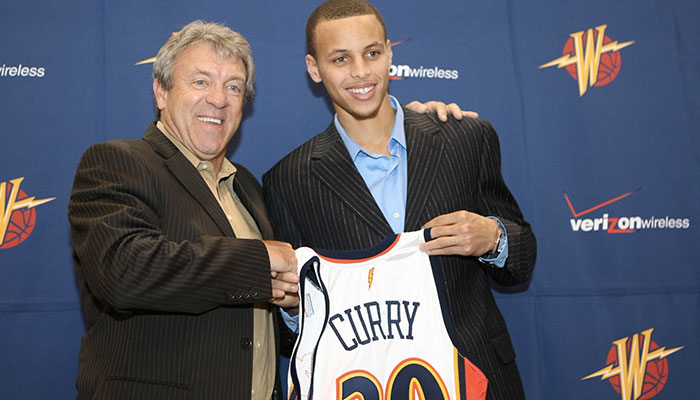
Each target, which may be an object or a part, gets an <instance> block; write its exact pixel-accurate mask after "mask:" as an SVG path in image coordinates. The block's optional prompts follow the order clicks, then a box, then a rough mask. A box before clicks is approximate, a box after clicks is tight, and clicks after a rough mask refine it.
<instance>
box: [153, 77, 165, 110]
mask: <svg viewBox="0 0 700 400" xmlns="http://www.w3.org/2000/svg"><path fill="white" fill-rule="evenodd" d="M153 97H155V99H156V107H158V109H159V110H160V111H163V109H164V108H165V100H166V99H167V97H168V91H167V90H165V88H164V87H163V85H161V84H160V82H159V81H158V79H154V80H153Z"/></svg>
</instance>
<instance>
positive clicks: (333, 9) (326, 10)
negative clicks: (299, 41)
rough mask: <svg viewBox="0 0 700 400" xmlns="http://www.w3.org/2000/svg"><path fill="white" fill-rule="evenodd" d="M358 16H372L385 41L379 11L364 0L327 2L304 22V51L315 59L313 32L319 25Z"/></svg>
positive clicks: (331, 0) (332, 0)
mask: <svg viewBox="0 0 700 400" xmlns="http://www.w3.org/2000/svg"><path fill="white" fill-rule="evenodd" d="M360 15H374V16H375V17H377V20H378V21H379V23H380V24H381V26H382V30H383V31H384V39H385V40H386V25H384V19H383V18H382V15H381V14H379V11H377V9H376V8H375V7H374V6H373V5H372V4H370V3H369V2H367V1H365V0H328V1H326V2H324V3H323V4H321V5H320V6H318V7H317V8H316V9H315V10H314V11H313V12H312V13H311V15H309V19H308V20H307V21H306V51H307V52H308V53H309V54H311V55H312V56H314V57H316V48H315V45H316V44H315V43H314V32H315V31H316V27H317V26H318V24H319V23H321V22H323V21H333V20H336V19H343V18H348V17H357V16H360Z"/></svg>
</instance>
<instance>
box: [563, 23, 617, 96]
mask: <svg viewBox="0 0 700 400" xmlns="http://www.w3.org/2000/svg"><path fill="white" fill-rule="evenodd" d="M591 31H592V32H593V39H592V40H593V43H592V44H593V45H595V43H596V40H598V31H596V30H591ZM591 31H589V32H591ZM612 41H613V40H612V39H610V37H609V36H607V35H604V36H603V45H606V44H608V43H610V42H612ZM582 42H583V46H584V49H585V47H586V46H588V45H589V44H588V33H587V32H584V33H583V37H582ZM584 49H581V50H582V51H583V50H584ZM562 55H570V56H572V57H573V56H576V49H575V48H574V38H572V37H570V38H569V40H567V41H566V44H564V50H562ZM621 62H622V57H620V51H619V50H618V51H609V52H606V53H602V54H601V55H600V64H599V66H598V76H597V81H596V83H595V85H593V86H605V85H607V84H608V83H610V82H612V81H614V80H615V78H617V75H618V74H619V73H620V64H621ZM576 68H577V66H576V64H572V65H567V66H566V70H567V71H568V72H569V75H571V77H572V78H574V79H576V80H578V75H577V73H576Z"/></svg>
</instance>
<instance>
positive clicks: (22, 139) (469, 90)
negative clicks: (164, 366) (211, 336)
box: [0, 0, 700, 400]
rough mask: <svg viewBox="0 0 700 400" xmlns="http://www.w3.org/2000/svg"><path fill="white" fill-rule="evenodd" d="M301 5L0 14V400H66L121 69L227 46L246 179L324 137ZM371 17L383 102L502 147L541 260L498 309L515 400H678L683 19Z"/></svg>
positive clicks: (581, 14) (687, 2)
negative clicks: (80, 254)
mask: <svg viewBox="0 0 700 400" xmlns="http://www.w3.org/2000/svg"><path fill="white" fill-rule="evenodd" d="M317 4H318V2H317V1H295V2H287V1H279V0H278V1H274V0H264V1H235V2H234V1H224V0H200V1H164V0H157V1H146V2H143V1H108V0H104V1H94V0H90V1H88V0H85V1H61V2H52V1H38V0H28V1H15V0H8V1H3V2H2V3H0V216H1V218H0V398H2V399H69V398H74V397H75V395H76V392H75V387H74V381H75V378H76V375H77V368H78V350H79V347H80V338H81V335H82V334H83V331H84V325H83V320H82V315H81V312H80V307H79V301H78V295H77V290H76V287H75V280H74V276H73V267H72V260H71V248H70V241H69V226H68V221H67V217H66V211H67V204H68V199H69V194H70V189H71V185H72V181H73V175H74V172H75V167H76V165H77V162H78V160H79V157H80V155H81V154H82V152H83V151H84V150H85V149H86V148H87V147H88V145H90V144H92V143H95V142H98V141H105V140H109V139H113V138H120V137H128V138H139V137H141V135H142V134H143V132H144V131H145V129H146V127H147V125H148V124H149V122H151V121H152V120H153V119H154V112H153V98H152V91H151V83H152V78H151V68H152V64H150V63H148V62H146V63H140V62H141V61H144V60H148V59H150V58H151V57H154V56H155V55H156V52H157V50H158V49H159V48H160V46H161V45H162V44H163V43H164V42H165V41H166V40H167V39H168V37H169V36H170V35H171V33H172V32H174V31H176V30H178V29H180V28H181V27H182V26H183V25H185V24H186V23H187V22H189V21H191V20H193V19H204V20H207V21H215V22H221V23H225V24H227V25H229V26H231V27H232V28H233V29H235V30H237V31H240V32H241V33H243V34H244V35H245V36H246V37H247V38H248V39H249V41H250V43H251V46H252V48H253V54H254V57H255V61H256V65H257V70H258V80H257V85H256V88H257V96H256V98H255V100H254V101H253V102H252V103H251V104H249V105H248V106H247V108H246V117H245V120H244V122H243V124H242V126H241V129H240V131H239V132H238V134H237V136H236V138H235V139H234V141H233V143H232V145H231V148H230V157H231V158H232V159H234V160H236V161H238V162H240V163H242V164H244V165H246V166H248V168H250V169H251V170H252V171H253V172H254V173H255V174H256V176H257V177H258V178H260V177H261V176H262V174H263V173H264V172H265V171H266V170H267V169H268V168H270V167H271V166H272V165H273V164H274V163H275V162H276V161H277V160H278V159H280V158H281V157H282V156H283V155H285V154H286V153H288V152H289V151H290V150H292V149H293V148H294V147H296V146H297V145H299V144H301V143H302V142H304V141H306V140H307V139H308V138H309V137H311V136H312V135H314V134H316V133H318V132H320V131H322V130H323V129H324V128H325V127H326V126H327V124H328V123H329V122H330V118H331V108H330V106H329V101H328V99H327V98H326V97H325V96H324V92H323V90H322V87H320V86H317V85H315V84H313V82H312V81H311V80H310V79H309V78H307V76H306V69H305V64H304V55H305V43H304V25H305V22H306V18H307V16H308V14H309V13H310V12H311V11H312V10H313V9H314V8H315V6H316V5H317ZM375 4H376V5H377V7H378V8H379V10H380V12H382V14H383V15H384V17H385V20H386V23H387V28H388V34H389V38H390V39H391V41H392V42H393V43H394V47H393V50H394V60H393V61H394V65H393V66H392V68H391V74H392V76H393V78H394V79H393V80H392V83H391V87H390V92H391V93H392V94H394V95H395V96H397V97H398V98H399V100H401V101H402V102H403V103H404V104H405V103H408V102H409V101H411V100H415V99H418V100H429V99H440V100H445V101H450V102H452V101H454V102H457V103H458V104H459V105H461V106H462V107H463V108H466V109H471V110H476V111H478V112H479V113H480V116H481V117H482V118H485V119H488V120H490V121H491V122H492V123H493V125H494V126H495V128H496V130H497V131H498V133H499V136H500V139H501V145H502V154H503V173H504V175H505V177H506V180H507V182H508V184H509V186H510V188H511V190H512V191H513V193H514V195H515V197H516V198H517V200H518V201H519V203H520V205H521V208H522V210H523V213H524V214H525V216H526V218H527V219H528V220H529V221H530V222H531V223H532V226H533V228H534V230H535V233H536V235H537V238H538V243H539V255H538V260H537V266H536V268H535V275H534V279H533V281H532V284H531V285H530V286H529V288H527V290H525V291H521V292H519V293H510V294H504V293H496V296H497V301H498V303H499V305H500V306H501V309H502V311H503V313H504V315H505V318H506V320H507V322H508V325H509V328H510V333H511V335H512V337H513V340H514V343H515V347H516V352H517V362H518V365H519V367H520V371H521V374H522V377H523V381H524V385H525V389H526V391H527V394H528V398H530V399H553V400H554V399H556V400H559V399H611V400H613V399H622V400H632V399H634V400H637V399H650V398H655V399H690V398H697V392H698V387H696V386H695V383H697V373H698V372H700V369H698V367H697V364H698V359H699V358H700V349H699V348H698V347H699V346H700V262H698V261H697V260H696V259H695V256H694V254H695V250H694V249H695V248H696V246H700V240H699V239H700V234H699V231H698V224H700V58H699V55H698V54H700V52H699V51H698V50H700V46H699V45H698V38H699V37H700V23H698V19H699V18H700V3H698V2H696V1H694V0H683V1H681V0H678V1H663V0H641V1H640V0H624V1H609V0H588V1H543V0H528V1H516V0H472V1H460V0H435V1H432V2H425V1H418V0H405V1H388V0H377V1H376V2H375ZM621 382H624V383H625V385H621ZM635 384H638V385H641V388H642V389H641V392H640V393H635V392H634V391H632V392H631V393H626V392H625V391H624V390H622V391H621V390H620V388H621V387H630V386H632V387H633V386H634V385H635Z"/></svg>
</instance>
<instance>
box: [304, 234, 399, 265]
mask: <svg viewBox="0 0 700 400" xmlns="http://www.w3.org/2000/svg"><path fill="white" fill-rule="evenodd" d="M399 235H401V234H400V233H397V234H393V235H389V236H387V237H385V238H384V239H382V241H381V242H379V243H377V244H376V245H374V246H372V247H370V248H368V249H362V250H329V249H314V251H315V252H316V253H317V254H319V255H321V256H323V257H328V258H335V259H338V260H348V261H350V260H362V259H365V258H372V257H375V256H376V255H378V254H380V253H382V252H383V251H385V250H386V249H387V248H389V246H391V245H392V244H393V243H394V242H395V241H396V238H397V237H398V236H399Z"/></svg>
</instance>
